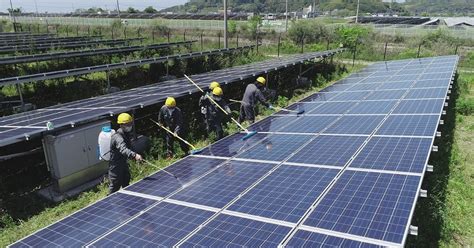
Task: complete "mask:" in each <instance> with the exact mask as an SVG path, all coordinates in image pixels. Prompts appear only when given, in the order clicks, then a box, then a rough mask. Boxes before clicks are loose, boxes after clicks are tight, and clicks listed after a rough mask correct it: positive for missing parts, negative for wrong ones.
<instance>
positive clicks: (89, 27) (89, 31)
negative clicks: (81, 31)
mask: <svg viewBox="0 0 474 248" xmlns="http://www.w3.org/2000/svg"><path fill="white" fill-rule="evenodd" d="M87 35H88V36H91V26H87Z"/></svg>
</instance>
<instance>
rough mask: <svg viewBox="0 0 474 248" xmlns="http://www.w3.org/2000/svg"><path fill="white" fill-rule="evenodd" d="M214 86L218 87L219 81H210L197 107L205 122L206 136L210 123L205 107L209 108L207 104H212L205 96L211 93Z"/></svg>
mask: <svg viewBox="0 0 474 248" xmlns="http://www.w3.org/2000/svg"><path fill="white" fill-rule="evenodd" d="M216 87H220V85H219V83H218V82H216V81H214V82H212V83H211V84H209V90H208V91H206V92H205V93H204V94H203V95H202V96H201V98H199V108H200V109H201V114H202V117H203V118H204V123H205V124H206V130H207V131H208V132H207V133H206V135H205V137H206V138H207V137H208V134H209V127H210V123H209V116H208V112H207V109H208V108H209V104H212V103H211V102H210V101H209V99H208V98H207V96H210V95H212V91H213V90H214V89H215V88H216Z"/></svg>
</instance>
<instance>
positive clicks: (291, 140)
mask: <svg viewBox="0 0 474 248" xmlns="http://www.w3.org/2000/svg"><path fill="white" fill-rule="evenodd" d="M310 138H311V136H308V135H289V134H274V135H271V136H269V137H268V138H266V139H265V140H263V141H262V142H260V143H258V144H257V145H255V146H254V147H253V148H252V149H251V150H248V151H245V152H243V153H242V154H240V155H238V156H237V158H247V159H257V160H269V161H278V162H279V161H283V160H284V159H285V158H286V157H288V156H289V155H290V154H291V153H293V152H294V151H295V150H296V149H298V148H299V147H301V146H302V145H303V144H304V143H306V142H307V141H308V140H309V139H310Z"/></svg>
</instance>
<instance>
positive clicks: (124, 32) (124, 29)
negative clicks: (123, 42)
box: [123, 26, 127, 39]
mask: <svg viewBox="0 0 474 248" xmlns="http://www.w3.org/2000/svg"><path fill="white" fill-rule="evenodd" d="M123 37H125V39H127V26H125V27H124V28H123Z"/></svg>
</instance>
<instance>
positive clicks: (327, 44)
mask: <svg viewBox="0 0 474 248" xmlns="http://www.w3.org/2000/svg"><path fill="white" fill-rule="evenodd" d="M326 42H327V43H326V50H329V37H326ZM331 57H333V56H331Z"/></svg>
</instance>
